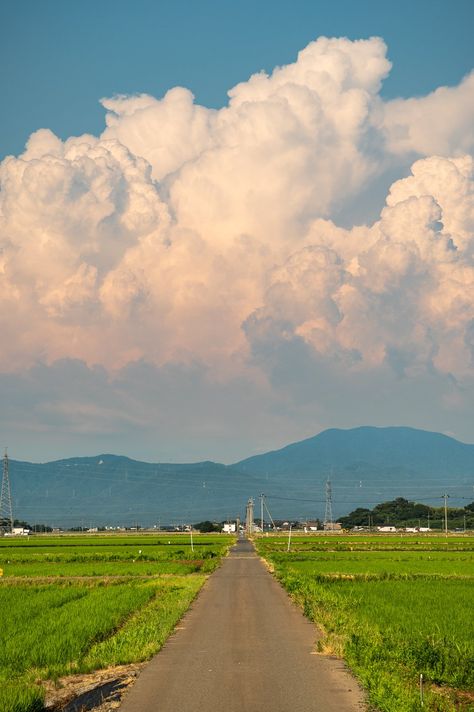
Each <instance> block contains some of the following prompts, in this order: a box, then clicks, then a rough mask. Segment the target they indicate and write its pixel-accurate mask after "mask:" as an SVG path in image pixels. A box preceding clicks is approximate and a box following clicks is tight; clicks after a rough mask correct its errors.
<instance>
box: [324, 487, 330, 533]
mask: <svg viewBox="0 0 474 712" xmlns="http://www.w3.org/2000/svg"><path fill="white" fill-rule="evenodd" d="M324 528H325V529H332V487H331V480H330V479H329V477H328V479H327V482H326V510H325V512H324Z"/></svg>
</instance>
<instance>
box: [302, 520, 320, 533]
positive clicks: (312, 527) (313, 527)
mask: <svg viewBox="0 0 474 712" xmlns="http://www.w3.org/2000/svg"><path fill="white" fill-rule="evenodd" d="M304 530H305V532H317V531H318V522H306V524H305V527H304Z"/></svg>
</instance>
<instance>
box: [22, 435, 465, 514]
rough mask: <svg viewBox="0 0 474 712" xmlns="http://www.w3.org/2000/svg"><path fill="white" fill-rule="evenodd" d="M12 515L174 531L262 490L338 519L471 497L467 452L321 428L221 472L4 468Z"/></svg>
mask: <svg viewBox="0 0 474 712" xmlns="http://www.w3.org/2000/svg"><path fill="white" fill-rule="evenodd" d="M10 473H11V487H12V497H13V507H14V516H15V517H16V518H19V519H26V520H28V521H29V522H30V523H34V522H37V523H43V522H45V523H49V524H52V525H55V526H62V527H66V526H80V525H84V526H87V527H89V526H97V525H98V524H102V525H120V524H123V525H127V526H130V525H133V524H135V523H138V524H139V525H141V526H149V525H153V524H159V523H160V524H175V523H176V524H177V523H181V524H183V523H190V522H197V521H200V520H203V519H217V520H224V519H226V518H227V517H235V516H236V515H239V514H240V515H241V516H243V513H244V512H245V504H246V501H247V499H248V498H249V497H253V498H254V499H255V500H256V503H255V514H256V516H258V515H259V503H258V498H259V496H260V494H261V493H262V492H263V493H265V495H266V503H267V506H268V509H269V510H270V512H271V514H272V516H273V517H274V518H276V517H318V516H319V517H322V516H323V515H324V508H325V488H326V481H327V479H328V478H329V479H330V480H331V486H332V499H333V510H334V513H335V515H336V516H338V515H342V514H347V513H348V512H349V511H351V510H352V509H354V508H355V507H357V506H361V507H365V506H369V507H372V506H374V505H375V504H378V503H380V502H383V501H388V500H391V499H394V498H396V497H399V496H403V497H406V498H407V499H411V500H416V501H421V502H427V503H430V504H439V503H440V497H441V495H442V494H443V493H444V492H445V491H446V492H448V493H449V494H450V503H452V504H453V505H454V504H456V505H462V504H463V503H467V502H468V501H472V500H473V499H474V490H473V485H474V445H466V444H464V443H461V442H458V441H457V440H454V439H453V438H449V437H447V436H445V435H441V434H439V433H431V432H426V431H423V430H416V429H413V428H403V427H400V428H397V427H392V428H374V427H360V428H354V429H352V430H337V429H331V430H326V431H324V432H322V433H320V434H319V435H316V436H315V437H312V438H308V439H307V440H303V441H301V442H298V443H293V444H292V445H288V446H286V447H284V448H281V449H280V450H275V451H272V452H268V453H265V454H263V455H257V456H254V457H250V458H247V459H245V460H241V461H240V462H238V463H235V464H234V465H230V466H225V465H222V464H219V463H215V462H198V463H193V464H173V463H146V462H140V461H137V460H131V459H129V458H127V457H122V456H116V455H98V456H95V457H79V458H70V459H66V460H57V461H55V462H49V463H44V464H33V463H28V462H19V461H14V460H13V461H11V463H10Z"/></svg>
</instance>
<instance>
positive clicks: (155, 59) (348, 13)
mask: <svg viewBox="0 0 474 712" xmlns="http://www.w3.org/2000/svg"><path fill="white" fill-rule="evenodd" d="M473 25H474V3H473V2H472V0H450V1H449V2H448V1H446V0H416V1H413V0H399V1H398V2H396V3H388V2H380V0H365V1H363V0H362V1H359V2H354V0H333V1H331V2H323V1H322V0H312V1H311V0H295V1H294V2H281V1H280V0H259V1H255V0H253V1H249V0H240V1H239V2H231V1H230V0H201V1H200V2H197V1H196V2H193V1H191V0H188V1H183V0H173V1H171V0H170V1H168V2H165V1H163V0H155V1H153V0H137V2H133V3H132V2H130V1H125V0H101V2H95V1H94V2H92V1H91V0H82V1H81V2H73V1H69V2H63V1H62V0H42V1H40V2H38V0H3V2H2V3H1V6H0V55H1V64H0V71H1V74H0V81H1V84H0V95H1V97H2V102H1V103H2V112H1V116H0V128H1V131H0V157H3V156H4V155H7V154H10V153H13V154H17V153H19V152H20V151H21V150H22V149H23V146H24V144H25V142H26V140H27V138H28V136H29V135H30V133H32V131H34V130H36V129H38V128H41V127H48V128H51V129H52V130H53V131H54V132H55V133H56V134H57V135H58V136H60V137H61V138H66V137H67V136H70V135H78V134H81V133H84V132H91V133H94V134H98V133H99V132H100V131H101V130H102V128H103V113H104V112H103V109H102V107H100V105H99V103H98V102H99V99H100V98H102V97H104V96H112V95H114V94H117V93H118V94H129V93H132V94H133V93H141V92H145V93H149V94H152V95H153V96H157V97H159V96H162V95H163V94H164V92H166V90H167V89H169V88H171V87H173V86H175V85H181V86H186V87H188V88H190V89H191V90H192V91H193V93H194V94H195V96H196V101H197V102H199V103H202V104H204V105H205V106H209V107H220V106H223V105H224V104H225V103H226V101H227V96H226V92H227V90H228V89H229V88H230V87H232V86H234V85H235V84H236V83H237V82H240V81H244V80H246V79H247V78H248V77H249V76H250V74H252V73H254V72H255V71H258V70H260V69H265V70H266V71H271V70H272V69H273V67H274V66H276V65H278V64H286V63H289V62H291V61H294V59H295V56H296V53H297V52H298V50H299V49H301V48H302V47H304V46H305V45H306V44H307V43H308V42H310V41H311V40H312V39H315V38H316V37H318V36H320V35H327V36H347V37H349V38H351V39H357V38H367V37H370V36H373V35H378V36H382V37H383V38H384V39H385V41H386V43H387V44H388V50H389V51H388V54H389V58H390V59H391V61H392V62H393V69H392V72H391V74H390V77H389V78H388V79H387V80H386V81H385V84H384V87H383V90H382V96H384V97H386V98H392V97H396V96H403V97H408V96H416V95H420V94H425V93H428V92H430V91H432V90H433V89H434V88H435V87H437V86H441V85H445V84H447V85H452V84H456V83H458V82H459V81H460V79H461V78H462V77H463V76H464V75H465V74H466V73H467V72H468V71H470V69H471V68H472V66H473V65H474V49H473V48H474V44H473V42H472V28H473Z"/></svg>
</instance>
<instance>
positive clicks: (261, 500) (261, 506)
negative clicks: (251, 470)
mask: <svg viewBox="0 0 474 712" xmlns="http://www.w3.org/2000/svg"><path fill="white" fill-rule="evenodd" d="M264 497H265V495H264V494H263V492H262V494H261V495H260V526H261V527H262V534H263V498H264Z"/></svg>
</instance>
